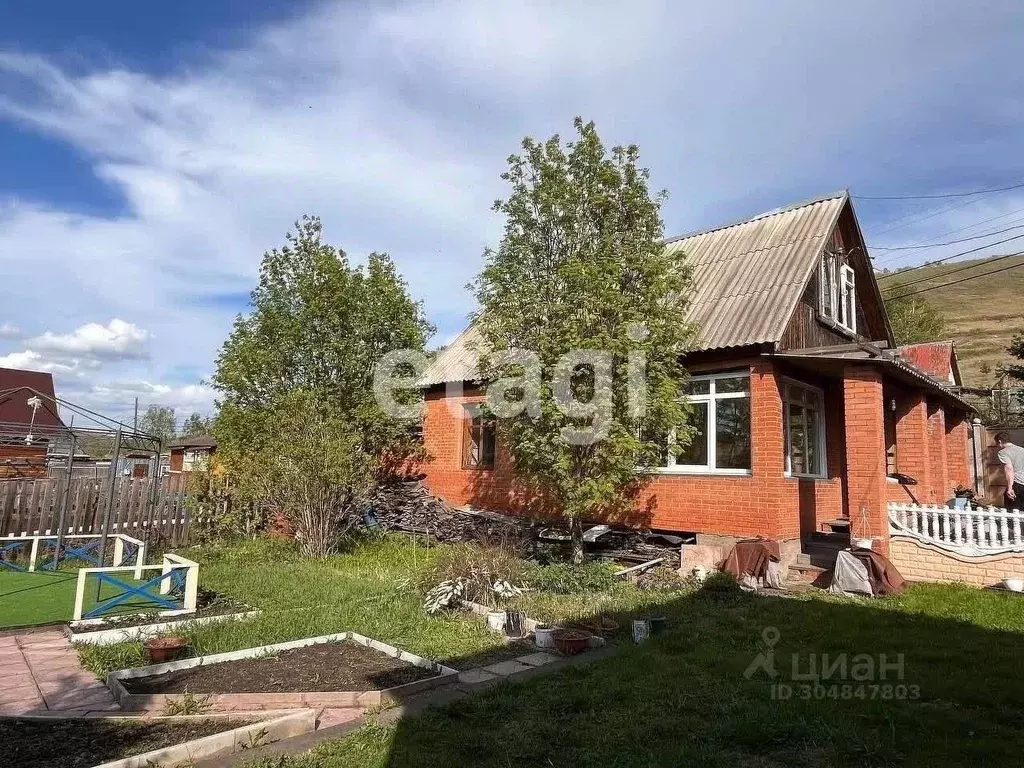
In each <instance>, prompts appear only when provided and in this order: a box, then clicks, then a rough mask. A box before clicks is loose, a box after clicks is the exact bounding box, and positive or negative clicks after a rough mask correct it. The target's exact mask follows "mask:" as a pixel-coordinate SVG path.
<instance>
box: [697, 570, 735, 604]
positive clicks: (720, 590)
mask: <svg viewBox="0 0 1024 768" xmlns="http://www.w3.org/2000/svg"><path fill="white" fill-rule="evenodd" d="M697 594H699V595H701V596H702V597H708V598H711V599H713V600H724V599H728V598H730V597H735V596H736V595H741V594H743V590H742V589H741V588H740V583H739V582H738V581H736V577H735V576H733V575H732V574H731V573H728V572H726V571H715V572H714V573H710V574H708V577H707V578H706V579H704V583H703V584H702V585H701V588H700V589H699V590H698V592H697Z"/></svg>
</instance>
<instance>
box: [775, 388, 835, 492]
mask: <svg viewBox="0 0 1024 768" xmlns="http://www.w3.org/2000/svg"><path fill="white" fill-rule="evenodd" d="M783 406H784V408H785V410H784V411H783V416H784V419H783V420H784V422H785V430H786V474H788V475H793V476H797V477H800V476H802V477H824V476H825V474H826V470H825V467H826V463H825V419H824V413H825V409H824V405H823V398H822V395H821V390H819V389H816V388H814V387H809V386H807V385H805V384H798V383H796V382H793V381H787V382H784V383H783Z"/></svg>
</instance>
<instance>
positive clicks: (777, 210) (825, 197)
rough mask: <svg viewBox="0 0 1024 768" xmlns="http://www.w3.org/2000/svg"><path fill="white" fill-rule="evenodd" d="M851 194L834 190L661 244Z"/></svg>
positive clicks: (689, 233)
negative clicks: (828, 193) (830, 192)
mask: <svg viewBox="0 0 1024 768" xmlns="http://www.w3.org/2000/svg"><path fill="white" fill-rule="evenodd" d="M849 195H850V190H849V189H841V190H839V191H838V192H833V193H832V194H830V195H821V196H819V197H814V198H811V199H810V200H804V201H802V202H799V203H793V204H792V205H785V206H782V207H781V208H773V209H772V210H770V211H765V212H763V213H758V214H755V215H753V216H750V217H748V218H745V219H739V220H736V221H731V222H729V223H727V224H720V225H718V226H717V227H710V228H709V229H698V230H695V231H693V232H687V233H686V234H683V235H674V236H672V237H666V238H664V239H663V240H662V241H661V244H662V245H668V244H670V243H675V242H678V241H680V240H688V239H689V238H691V237H697V236H698V235H709V234H711V233H712V232H718V231H719V230H722V229H729V228H730V227H739V226H741V225H743V224H749V223H750V222H752V221H757V220H758V219H767V218H769V217H771V216H778V215H780V214H783V213H789V212H790V211H795V210H797V209H798V208H806V207H807V206H809V205H815V204H816V203H824V202H825V201H827V200H836V199H838V198H841V197H849Z"/></svg>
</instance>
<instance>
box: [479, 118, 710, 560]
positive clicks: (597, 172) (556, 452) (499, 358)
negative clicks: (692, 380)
mask: <svg viewBox="0 0 1024 768" xmlns="http://www.w3.org/2000/svg"><path fill="white" fill-rule="evenodd" d="M575 129H576V137H575V141H573V142H571V143H567V144H564V145H563V143H562V142H561V140H560V139H559V137H558V136H554V137H552V138H551V139H549V140H548V141H545V142H537V141H534V140H533V139H530V138H527V139H525V140H524V141H523V144H522V149H523V152H522V154H521V155H513V156H512V157H510V158H509V161H508V170H507V171H506V172H505V173H504V174H503V175H502V178H503V179H504V180H505V181H506V182H507V183H508V185H509V187H510V190H509V194H508V197H506V198H505V199H503V200H499V201H497V202H496V203H495V206H494V208H495V210H496V211H497V212H499V213H501V214H503V215H504V217H505V231H504V237H503V238H502V241H501V244H500V245H499V246H498V248H497V249H496V250H488V251H486V252H485V255H484V259H485V266H484V269H483V271H482V272H481V274H480V275H479V277H478V278H477V281H476V283H475V293H476V297H477V299H478V301H479V305H480V309H479V312H478V314H477V317H476V322H477V323H478V324H479V328H480V331H481V334H482V337H483V340H484V341H483V344H482V345H481V352H482V359H481V367H482V371H481V372H482V374H483V375H484V376H485V378H487V379H489V380H491V381H492V382H494V381H496V380H500V379H506V380H509V379H515V378H516V377H524V375H525V366H524V365H523V364H522V362H521V361H519V362H517V361H515V360H514V359H512V358H510V357H509V353H514V352H516V351H523V350H526V351H529V352H531V353H533V354H534V355H536V357H537V358H538V359H539V362H540V369H541V373H540V376H539V397H538V399H537V402H536V405H535V407H533V408H532V409H529V410H525V411H523V412H521V413H519V414H518V415H512V416H508V417H506V418H500V419H499V422H498V424H499V436H500V439H501V442H502V444H503V445H504V446H506V447H507V449H508V451H509V452H510V453H511V456H512V458H513V459H514V461H515V466H516V473H517V475H518V476H519V477H520V478H522V479H523V480H524V481H525V482H526V483H527V484H528V485H530V486H532V488H533V489H534V491H535V492H536V493H537V495H538V497H539V498H541V499H543V500H544V501H545V502H546V503H549V504H550V505H551V506H552V507H554V508H556V509H558V510H559V511H560V512H561V513H562V514H564V515H565V517H566V518H568V520H569V527H570V531H571V533H572V539H573V558H574V560H575V561H577V562H578V561H580V560H582V558H583V543H582V525H581V521H582V520H584V519H587V518H594V517H609V516H615V515H618V514H622V513H626V512H629V511H631V510H632V509H633V508H634V506H635V504H636V496H637V493H638V492H639V490H640V489H641V487H642V485H643V484H644V482H645V480H646V478H647V477H649V475H646V474H645V473H643V472H638V471H637V468H638V467H640V466H653V465H654V464H656V463H657V462H659V461H660V459H661V458H662V456H663V454H664V451H665V448H666V444H665V440H666V436H667V435H669V434H674V435H675V438H676V443H675V444H676V445H677V446H681V445H683V444H684V443H685V442H686V441H687V438H688V434H687V431H686V429H685V427H684V426H683V425H684V423H685V417H686V406H685V402H684V400H683V397H682V386H683V384H684V379H685V371H684V369H683V368H682V366H681V364H680V356H681V355H682V354H683V353H685V352H686V351H687V349H688V347H689V345H690V343H691V339H692V329H691V328H690V326H689V325H688V324H687V323H686V320H685V315H686V309H687V305H688V294H689V290H688V286H689V277H690V274H689V270H688V268H687V266H686V263H685V261H684V260H682V259H679V258H678V257H676V258H672V257H669V256H667V255H666V253H665V249H664V246H663V244H662V237H663V225H662V221H661V218H660V207H661V202H662V200H663V195H664V193H661V194H657V195H653V196H652V194H651V193H650V191H649V190H648V178H649V174H648V171H647V169H645V168H642V167H640V165H639V162H638V157H639V153H638V150H637V147H635V146H628V147H615V148H614V149H612V150H611V151H610V152H608V151H607V150H606V149H605V146H604V145H603V144H602V142H601V140H600V138H599V136H598V134H597V131H596V129H595V128H594V124H593V123H586V124H585V123H584V122H583V121H582V120H580V119H579V118H577V119H576V121H575ZM578 349H589V350H596V351H599V352H602V353H606V354H607V355H608V356H609V357H608V360H609V363H610V364H609V365H607V366H606V368H605V370H604V371H603V372H601V373H599V372H598V370H597V368H601V367H602V365H603V364H602V363H600V362H598V363H596V364H595V365H581V366H573V371H572V374H571V378H570V381H571V386H570V389H571V392H572V394H573V395H574V397H575V398H576V399H577V400H580V401H589V402H590V403H591V404H593V405H595V406H598V407H597V408H596V409H595V412H594V413H591V414H589V415H587V414H580V413H573V412H572V411H571V410H570V409H567V408H565V407H562V406H561V405H560V401H559V399H558V395H557V390H558V377H559V374H558V367H559V361H560V360H565V357H564V356H565V355H566V354H567V353H570V352H571V351H572V350H578ZM631 354H632V356H633V357H632V359H633V361H634V363H636V362H637V361H639V360H645V362H646V373H645V376H644V381H643V382H642V384H641V386H640V391H639V394H640V397H639V399H638V400H637V399H631V396H630V385H629V381H630V378H631V377H630V375H629V369H630V363H629V360H630V356H631ZM609 372H610V374H611V375H610V387H602V386H600V384H601V379H602V378H605V379H606V378H607V377H606V376H604V374H605V373H609ZM634 384H636V382H635V381H634ZM514 390H515V388H512V390H511V391H512V392H513V397H512V399H515V394H516V393H515V391H514ZM634 391H636V388H635V387H634ZM602 392H603V394H602ZM519 394H523V393H522V392H520V393H519ZM563 401H564V399H563ZM637 402H642V403H643V404H644V406H645V407H644V408H643V413H642V414H641V413H640V412H639V411H638V409H637V407H636V403H637ZM491 407H492V408H495V406H494V404H493V403H492V406H491ZM530 411H532V413H531V412H530ZM598 411H599V412H600V413H598ZM601 414H603V415H601ZM598 422H600V423H598ZM588 425H589V426H590V427H591V428H593V427H598V429H597V432H598V433H599V434H600V436H599V438H598V439H596V440H590V441H587V440H584V441H580V440H578V439H577V432H578V431H579V430H581V429H584V428H585V427H587V426H588ZM591 434H592V433H591Z"/></svg>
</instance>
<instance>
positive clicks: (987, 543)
mask: <svg viewBox="0 0 1024 768" xmlns="http://www.w3.org/2000/svg"><path fill="white" fill-rule="evenodd" d="M1022 529H1024V512H1020V511H1017V510H1006V509H1000V508H997V507H985V508H979V509H954V508H952V507H940V506H937V505H934V504H933V505H930V506H929V505H921V504H896V503H890V504H889V532H890V534H891V535H904V536H911V537H913V538H915V539H919V540H921V541H925V542H928V543H930V544H934V545H936V546H939V547H941V548H943V549H948V550H951V551H954V552H957V553H958V554H962V555H967V556H979V555H995V554H1001V553H1003V552H1024V537H1022V535H1021V531H1022Z"/></svg>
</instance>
